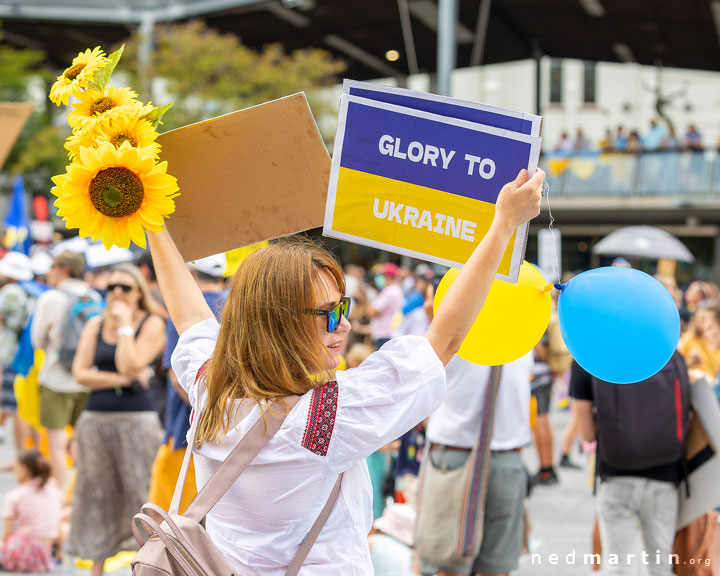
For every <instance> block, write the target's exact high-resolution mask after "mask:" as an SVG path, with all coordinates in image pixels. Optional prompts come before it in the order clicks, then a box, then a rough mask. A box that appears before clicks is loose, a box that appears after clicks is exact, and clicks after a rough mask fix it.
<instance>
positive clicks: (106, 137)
mask: <svg viewBox="0 0 720 576" xmlns="http://www.w3.org/2000/svg"><path fill="white" fill-rule="evenodd" d="M157 137H158V133H157V131H156V130H155V128H154V127H153V125H152V124H151V123H150V122H149V121H148V120H145V119H144V118H142V117H140V116H135V115H129V114H122V115H120V116H118V117H117V118H109V119H107V120H104V121H103V122H100V123H98V124H96V126H95V130H93V131H92V132H88V131H84V130H83V131H82V132H79V133H77V134H73V135H72V136H70V137H69V138H68V139H67V141H66V142H65V148H66V149H67V150H68V152H69V153H70V158H74V157H75V156H77V155H78V154H79V153H80V147H81V146H84V147H86V148H94V147H96V146H97V144H99V143H100V142H110V143H111V144H113V145H114V146H115V148H120V145H121V144H122V143H123V142H130V145H131V146H132V147H133V148H147V147H148V146H151V147H153V148H154V150H155V156H156V157H157V156H158V154H159V153H160V144H158V143H157V142H155V139H156V138H157Z"/></svg>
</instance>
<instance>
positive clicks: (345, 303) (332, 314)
mask: <svg viewBox="0 0 720 576" xmlns="http://www.w3.org/2000/svg"><path fill="white" fill-rule="evenodd" d="M309 312H310V314H315V315H316V316H327V331H328V332H335V330H337V327H338V326H339V325H340V320H341V319H342V317H343V316H345V318H347V317H348V314H350V298H348V297H347V296H343V297H342V298H340V302H339V303H338V304H336V305H335V306H333V307H332V308H329V309H328V310H323V309H318V310H310V311H309Z"/></svg>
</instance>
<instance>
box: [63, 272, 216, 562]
mask: <svg viewBox="0 0 720 576" xmlns="http://www.w3.org/2000/svg"><path fill="white" fill-rule="evenodd" d="M188 275H189V272H188ZM190 279H191V281H192V277H190ZM193 282H194V281H193ZM204 301H205V300H204V299H203V302H204ZM164 346H165V321H164V320H163V317H162V315H161V314H160V312H159V311H158V309H157V307H156V305H155V303H154V301H153V299H152V297H151V296H150V292H149V290H148V287H147V284H146V282H145V279H144V277H143V276H142V274H141V273H140V271H139V270H138V269H137V268H136V267H135V266H133V265H132V264H120V265H118V266H115V267H114V268H113V271H112V272H111V273H110V276H109V277H108V285H107V307H106V309H105V313H104V314H103V315H101V316H96V317H94V318H91V319H90V320H89V321H88V322H87V323H86V324H85V327H84V329H83V332H82V335H81V337H80V343H79V345H78V349H77V353H76V355H75V361H74V363H73V369H72V373H73V376H74V377H75V380H76V381H77V382H78V383H79V384H82V385H83V386H85V387H86V388H88V389H89V390H90V395H89V396H88V401H87V404H86V407H85V411H84V412H83V413H82V415H81V416H80V418H79V419H78V422H77V426H76V442H77V456H78V459H77V486H76V489H75V498H74V502H73V510H72V520H71V527H70V550H71V552H74V553H75V554H76V555H78V556H80V557H82V558H86V559H89V560H92V561H93V567H92V576H100V575H101V574H102V573H103V567H104V563H105V559H106V558H109V557H111V556H113V555H115V554H116V553H117V552H119V551H120V550H123V549H124V546H126V545H127V543H128V542H130V541H131V537H132V534H131V530H130V522H129V519H130V518H132V515H133V514H134V513H135V512H137V511H138V510H139V509H140V506H142V505H143V504H144V503H145V502H146V501H147V496H148V488H149V485H150V473H151V469H152V464H153V460H154V458H155V454H156V452H157V449H158V446H159V445H160V441H161V440H162V429H161V427H160V421H159V419H158V416H157V413H156V412H155V409H154V405H153V398H152V396H151V394H150V391H149V382H150V378H151V377H152V375H153V372H154V370H153V369H152V368H151V367H150V366H152V365H154V362H155V360H156V358H157V356H158V355H159V354H160V353H161V352H162V350H163V347H164ZM110 496H111V497H110Z"/></svg>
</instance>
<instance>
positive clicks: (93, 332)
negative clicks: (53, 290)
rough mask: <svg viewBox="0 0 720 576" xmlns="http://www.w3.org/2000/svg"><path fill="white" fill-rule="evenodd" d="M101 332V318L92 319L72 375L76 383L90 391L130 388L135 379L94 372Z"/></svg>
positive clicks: (83, 334)
mask: <svg viewBox="0 0 720 576" xmlns="http://www.w3.org/2000/svg"><path fill="white" fill-rule="evenodd" d="M99 331H100V317H99V316H96V317H95V318H91V319H90V320H88V321H87V323H86V324H85V327H84V328H83V331H82V334H81V335H80V342H78V347H77V351H76V352H75V359H74V360H73V367H72V374H73V378H75V380H76V382H77V383H78V384H80V385H82V386H85V387H86V388H89V389H90V390H103V389H105V388H117V387H123V386H130V384H132V381H133V379H132V378H130V377H128V376H125V375H123V374H118V373H117V372H105V371H100V370H94V369H93V364H94V359H95V347H96V343H97V337H98V332H99Z"/></svg>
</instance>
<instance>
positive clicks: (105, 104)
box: [90, 96, 117, 116]
mask: <svg viewBox="0 0 720 576" xmlns="http://www.w3.org/2000/svg"><path fill="white" fill-rule="evenodd" d="M115 106H117V104H115V101H114V100H113V99H112V98H108V97H107V96H103V97H102V98H98V99H97V100H95V102H93V103H92V105H91V106H90V116H95V114H102V113H104V112H107V111H108V110H110V109H112V108H115Z"/></svg>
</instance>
